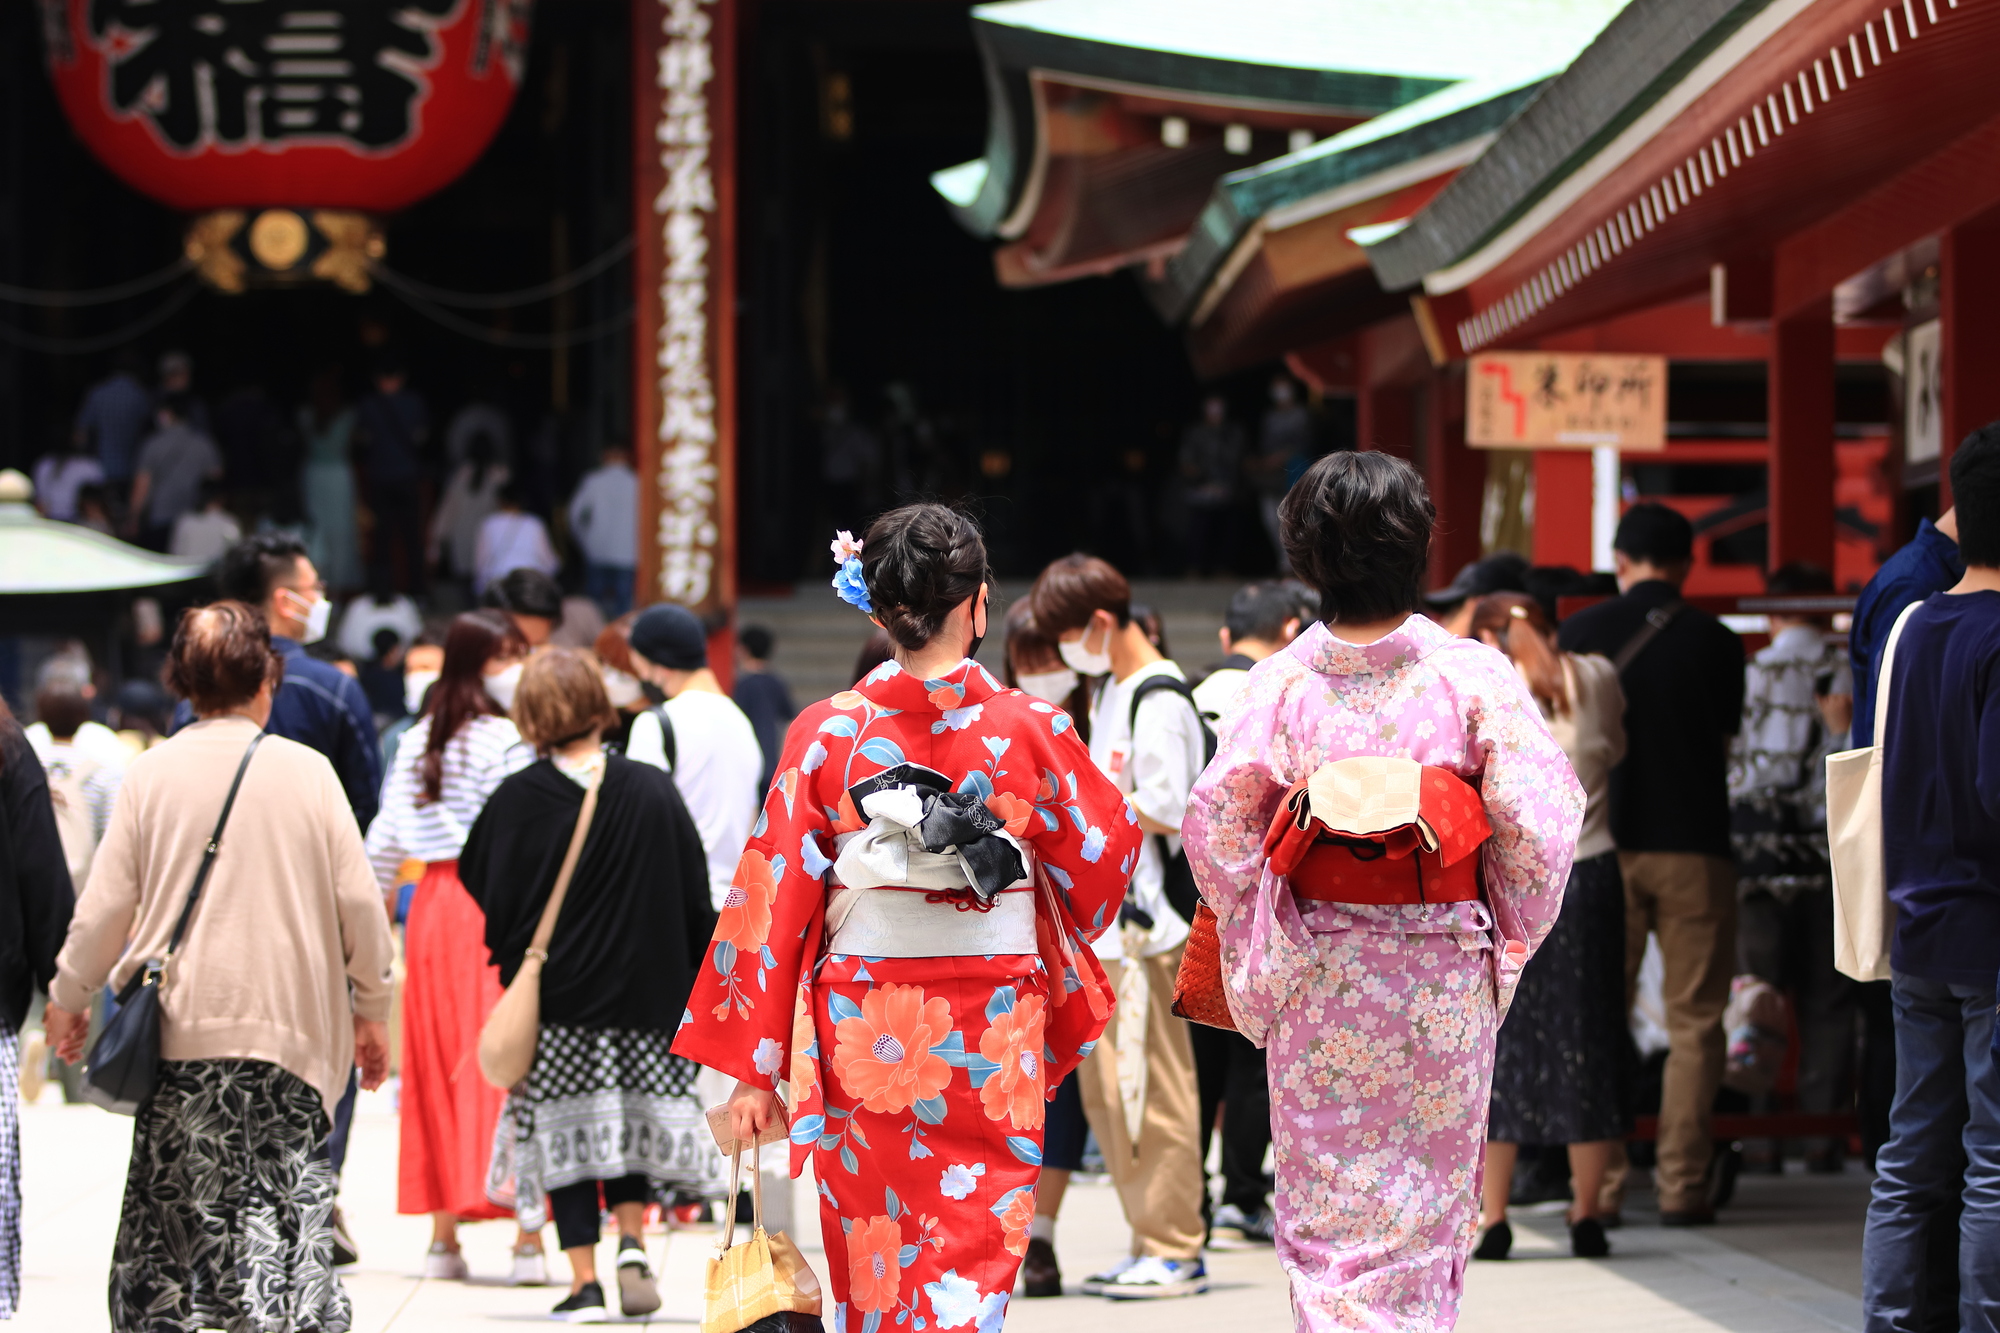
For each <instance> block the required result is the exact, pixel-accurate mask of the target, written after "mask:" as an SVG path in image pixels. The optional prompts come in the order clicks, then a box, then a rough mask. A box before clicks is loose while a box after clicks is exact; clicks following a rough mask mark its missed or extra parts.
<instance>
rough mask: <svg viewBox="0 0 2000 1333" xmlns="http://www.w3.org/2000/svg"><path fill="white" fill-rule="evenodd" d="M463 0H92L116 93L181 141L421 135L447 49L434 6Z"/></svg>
mask: <svg viewBox="0 0 2000 1333" xmlns="http://www.w3.org/2000/svg"><path fill="white" fill-rule="evenodd" d="M458 2H459V0H91V4H90V30H91V34H92V36H94V37H95V38H96V39H97V40H98V41H99V42H101V43H103V44H104V45H105V48H106V50H107V52H108V54H109V57H110V60H109V67H110V73H109V81H110V88H109V90H108V91H109V94H110V98H111V104H112V106H114V107H116V108H117V109H118V110H120V111H127V112H130V111H137V112H139V113H140V114H142V115H144V116H146V117H147V118H148V119H150V120H151V121H152V122H153V125H154V126H155V128H157V129H158V130H159V132H160V134H161V136H162V137H164V138H165V139H166V140H167V142H169V143H171V144H173V145H174V146H176V147H178V148H193V147H195V146H197V145H199V144H201V143H203V142H204V141H213V142H218V143H225V144H241V143H245V142H249V141H258V140H262V141H270V140H277V139H288V138H299V137H304V136H311V137H314V138H339V139H347V140H349V141H351V142H353V143H356V144H359V145H361V146H363V147H366V148H383V147H387V146H389V145H392V144H395V143H399V142H401V141H402V140H404V139H405V138H407V137H408V136H409V133H410V125H411V105H412V103H413V102H414V101H415V100H416V98H417V96H418V95H419V94H420V93H422V92H423V91H424V88H425V84H424V81H423V67H424V66H427V65H429V64H430V63H431V61H433V60H434V59H435V58H436V39H435V37H434V36H433V35H432V33H431V31H430V30H429V29H428V28H427V27H425V26H424V19H425V17H426V16H429V17H432V18H438V19H442V18H443V17H444V16H445V15H447V14H449V13H450V12H451V11H452V10H453V9H454V8H456V7H457V5H458Z"/></svg>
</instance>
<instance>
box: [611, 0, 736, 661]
mask: <svg viewBox="0 0 2000 1333" xmlns="http://www.w3.org/2000/svg"><path fill="white" fill-rule="evenodd" d="M738 3H739V0H633V5H632V21H633V39H634V40H633V75H634V83H633V88H634V113H635V117H634V124H633V134H632V144H633V204H634V207H635V210H636V213H637V218H636V222H635V226H636V229H637V236H636V246H635V249H634V254H633V261H634V262H633V277H634V286H635V292H634V296H635V299H636V305H637V313H636V315H635V317H634V323H635V333H634V337H633V353H634V355H635V358H636V365H635V368H634V370H635V373H634V377H633V385H632V387H633V389H634V391H635V403H634V411H633V427H634V430H635V432H636V434H637V437H638V438H637V444H638V450H637V453H638V471H639V574H638V587H637V589H636V596H635V601H636V603H637V604H638V605H640V606H646V605H649V604H650V603H653V602H657V601H660V600H661V599H665V600H667V601H671V602H679V603H680V604H681V605H683V606H685V607H687V608H689V609H690V610H692V611H694V612H695V613H696V614H698V615H701V616H704V617H707V618H709V619H711V620H721V621H726V620H727V619H728V616H729V614H730V613H731V612H732V611H733V610H734V608H735V604H736V531H735V527H736V524H735V518H736V170H735V163H736V14H737V6H738Z"/></svg>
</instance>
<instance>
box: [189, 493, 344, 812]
mask: <svg viewBox="0 0 2000 1333" xmlns="http://www.w3.org/2000/svg"><path fill="white" fill-rule="evenodd" d="M215 581H216V584H217V591H218V593H219V594H220V595H221V596H222V597H223V598H225V599H231V600H235V601H239V602H244V603H247V604H249V605H250V606H254V607H256V608H257V609H258V610H259V611H261V612H263V614H264V623H265V624H266V625H267V626H269V627H270V631H271V646H272V647H273V648H274V649H276V650H277V652H278V655H279V656H280V657H283V658H284V659H285V683H284V684H283V685H282V686H280V687H279V689H278V693H277V696H276V697H275V698H274V699H273V700H272V701H271V724H270V726H269V728H267V729H268V730H269V731H270V733H271V734H272V735H273V736H283V737H284V738H285V739H286V740H293V741H297V742H298V743H299V744H301V745H305V746H309V747H311V748H312V749H315V750H318V751H319V752H320V753H321V754H323V755H325V756H326V757H327V759H328V761H329V762H331V763H332V764H333V771H334V772H335V773H336V774H338V775H339V777H340V786H341V789H342V790H343V791H345V792H346V793H347V804H348V806H349V807H350V808H351V809H352V810H353V811H354V819H355V822H356V823H357V824H359V825H360V826H361V830H362V832H364V833H365V832H367V830H368V824H369V821H371V820H373V819H374V818H375V808H376V803H377V793H378V792H379V791H380V790H381V787H382V754H381V750H380V748H379V747H378V746H377V745H376V743H375V717H374V713H373V712H372V711H371V710H370V708H369V706H368V696H367V695H366V694H365V693H363V692H362V689H361V686H360V684H359V682H357V681H356V680H355V679H354V678H353V677H352V676H349V675H347V674H345V673H344V672H342V671H340V670H339V669H338V668H336V667H334V666H332V665H331V664H329V663H326V662H321V661H318V660H317V659H315V658H313V657H310V656H308V655H307V654H306V651H305V645H307V644H309V643H318V642H319V641H320V640H321V639H324V638H325V637H326V631H327V625H328V624H329V622H330V621H331V620H332V619H333V603H332V602H330V601H328V600H327V597H326V586H325V585H324V584H323V583H321V582H320V577H319V571H318V570H317V569H316V568H314V566H313V562H312V560H311V559H310V558H309V557H308V556H307V555H306V548H305V546H304V545H303V544H302V543H301V542H299V541H298V539H297V538H294V537H288V536H285V535H284V534H282V533H259V534H258V535H257V536H254V537H249V538H246V539H245V540H243V541H240V542H238V543H236V545H234V546H232V547H230V548H229V550H228V551H226V552H224V553H223V556H222V559H221V561H219V562H218V563H217V565H216V568H215ZM193 719H194V713H193V712H192V711H191V710H190V709H189V708H188V706H187V704H186V703H182V704H181V705H180V707H178V708H177V709H175V710H174V720H173V728H172V730H174V731H178V730H180V728H182V727H184V726H186V725H187V724H188V723H189V722H191V721H192V720H193Z"/></svg>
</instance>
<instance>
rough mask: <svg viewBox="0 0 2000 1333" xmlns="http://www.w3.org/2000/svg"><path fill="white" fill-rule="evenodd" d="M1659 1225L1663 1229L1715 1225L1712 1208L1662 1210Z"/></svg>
mask: <svg viewBox="0 0 2000 1333" xmlns="http://www.w3.org/2000/svg"><path fill="white" fill-rule="evenodd" d="M1660 1225H1661V1226H1663V1227H1712V1226H1714V1225H1715V1209H1713V1208H1662V1209H1661V1210H1660Z"/></svg>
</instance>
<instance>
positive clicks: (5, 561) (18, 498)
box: [0, 468, 205, 597]
mask: <svg viewBox="0 0 2000 1333" xmlns="http://www.w3.org/2000/svg"><path fill="white" fill-rule="evenodd" d="M33 496H34V486H33V485H32V484H30V482H29V481H28V479H27V478H26V477H25V476H23V475H22V474H21V473H19V472H17V471H15V470H14V469H12V468H8V469H6V470H5V471H0V596H5V597H18V596H46V595H49V594H76V593H94V592H122V591H126V590H129V589H138V588H158V587H164V586H165V585H167V584H172V583H186V582H188V581H189V580H191V579H198V578H200V577H201V576H202V574H203V573H204V572H205V566H203V565H201V564H199V563H197V562H194V561H189V560H175V559H172V558H170V557H168V556H164V555H157V554H155V553H154V552H152V551H147V550H143V549H141V548H140V547H137V546H133V545H131V544H129V543H127V542H121V541H119V540H118V539H117V538H116V537H108V536H106V535H105V534H103V533H101V532H96V531H93V530H92V529H90V528H85V527H80V526H78V525H77V524H75V523H57V522H54V521H52V520H50V519H46V518H43V517H42V516H41V515H39V514H37V513H36V512H35V510H34V506H33V505H31V504H30V503H29V501H30V500H31V499H32V498H33Z"/></svg>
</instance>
